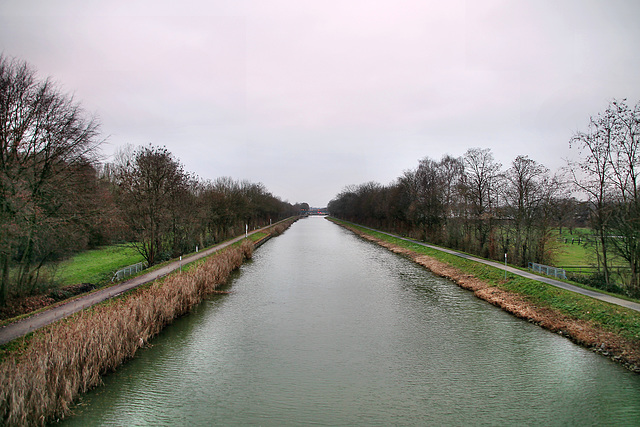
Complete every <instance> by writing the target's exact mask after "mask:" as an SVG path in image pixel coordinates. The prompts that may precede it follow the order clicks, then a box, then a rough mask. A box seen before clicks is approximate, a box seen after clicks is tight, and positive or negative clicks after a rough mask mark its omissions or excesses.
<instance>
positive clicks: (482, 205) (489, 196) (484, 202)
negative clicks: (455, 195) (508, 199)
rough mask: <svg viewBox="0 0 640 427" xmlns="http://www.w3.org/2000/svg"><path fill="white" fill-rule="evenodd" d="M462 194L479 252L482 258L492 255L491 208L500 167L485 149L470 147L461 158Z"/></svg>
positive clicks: (492, 214) (495, 197) (494, 198)
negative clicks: (473, 228)
mask: <svg viewBox="0 0 640 427" xmlns="http://www.w3.org/2000/svg"><path fill="white" fill-rule="evenodd" d="M463 162H464V176H465V193H466V199H467V200H468V204H469V210H470V213H471V218H472V220H473V221H475V223H476V239H477V241H478V251H479V252H480V253H481V254H482V255H483V256H492V255H494V254H493V252H494V250H493V242H492V234H493V231H494V230H493V226H494V223H493V216H494V212H493V209H494V208H495V205H496V203H497V200H496V199H497V191H496V187H497V185H498V176H499V172H500V168H501V166H502V165H501V164H500V163H497V162H496V161H495V160H494V158H493V154H492V153H491V150H490V149H488V148H485V149H481V148H470V149H469V150H467V152H466V153H465V154H464V156H463Z"/></svg>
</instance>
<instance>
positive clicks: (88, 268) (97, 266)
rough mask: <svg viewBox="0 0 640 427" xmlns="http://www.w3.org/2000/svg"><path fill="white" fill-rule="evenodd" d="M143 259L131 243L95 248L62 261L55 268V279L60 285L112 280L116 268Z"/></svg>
mask: <svg viewBox="0 0 640 427" xmlns="http://www.w3.org/2000/svg"><path fill="white" fill-rule="evenodd" d="M143 260H144V258H143V257H142V255H140V253H139V252H138V251H137V250H136V249H135V248H133V247H131V246H130V245H112V246H106V247H104V248H100V249H93V250H90V251H86V252H81V253H79V254H77V255H75V256H73V257H71V258H69V259H68V260H65V261H63V262H61V263H60V264H59V265H58V266H57V268H56V269H55V281H56V282H57V283H58V284H59V285H60V286H67V285H74V284H76V283H94V284H98V283H101V282H105V281H108V280H110V279H111V276H112V275H113V273H114V272H115V271H116V270H119V269H120V268H123V267H126V266H128V265H131V264H135V263H138V262H140V261H143Z"/></svg>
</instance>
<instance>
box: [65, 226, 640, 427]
mask: <svg viewBox="0 0 640 427" xmlns="http://www.w3.org/2000/svg"><path fill="white" fill-rule="evenodd" d="M230 289H231V290H232V293H231V294H230V295H224V296H214V297H212V298H211V299H210V300H208V301H206V302H204V303H203V304H202V305H200V306H199V307H198V309H197V310H196V312H195V313H193V314H191V315H189V316H187V317H185V318H183V319H180V320H179V321H178V322H176V323H175V324H174V325H172V326H170V327H169V328H167V330H166V331H164V332H163V333H162V334H161V336H159V337H158V338H157V339H156V340H155V341H154V342H153V347H152V348H149V349H147V350H144V351H143V352H141V353H140V354H139V356H138V357H136V359H135V360H133V361H131V363H129V364H128V365H126V366H125V367H123V368H122V369H121V370H120V371H119V372H117V373H116V374H114V375H111V376H109V377H108V378H106V380H105V386H104V387H101V388H99V389H97V390H96V391H95V392H94V393H91V394H90V395H88V396H87V397H86V398H85V399H84V404H83V406H81V407H80V408H79V410H78V412H79V414H78V416H77V417H75V418H72V419H70V420H68V424H70V425H73V424H77V425H87V424H92V425H100V424H105V425H108V424H113V425H149V424H161V425H187V424H189V425H246V424H259V425H300V424H319V425H389V424H394V425H407V424H410V425H415V424H427V425H439V424H447V425H468V424H473V425H478V424H492V425H496V424H498V425H504V424H518V425H534V424H535V425H539V424H544V425H567V424H570V425H575V424H579V425H594V424H616V425H620V424H635V423H637V422H638V420H640V376H637V375H634V374H632V373H630V372H627V371H625V370H624V369H622V368H620V367H619V366H617V365H615V364H613V363H611V362H610V361H608V360H607V359H605V358H603V357H600V356H597V355H595V354H593V353H590V352H588V351H586V350H584V349H581V348H579V347H577V346H575V345H573V344H572V343H571V342H569V341H567V340H565V339H563V338H561V337H559V336H557V335H554V334H551V333H549V332H547V331H544V330H542V329H540V328H537V327H535V326H533V325H530V324H529V323H527V322H524V321H521V320H519V319H515V318H513V317H511V316H509V315H507V314H506V313H503V312H502V311H500V310H498V309H496V308H495V307H493V306H491V305H489V304H487V303H486V302H483V301H480V300H478V299H476V298H475V297H473V295H472V294H471V293H470V292H467V291H464V290H461V289H460V288H458V287H457V286H455V285H453V284H452V283H451V282H449V281H447V280H444V279H441V278H437V277H434V276H432V275H431V274H430V273H428V272H427V271H426V270H424V269H423V268H422V267H419V266H417V265H415V264H413V263H411V262H410V261H408V260H406V259H404V258H402V257H400V256H397V255H395V254H392V253H390V252H388V251H386V250H385V249H382V248H379V247H377V246H375V245H373V244H371V243H369V242H366V241H363V240H361V239H359V238H357V237H355V236H353V235H352V234H351V233H349V232H347V231H345V230H343V229H341V228H339V227H338V226H336V225H334V224H331V223H329V222H328V221H326V220H323V219H322V218H308V219H305V220H301V221H299V222H297V223H296V224H294V225H293V227H292V228H291V229H290V230H288V231H287V232H286V233H285V234H284V235H283V236H280V237H278V238H277V239H274V240H271V241H270V242H268V243H267V244H265V246H264V247H263V248H261V249H260V250H259V251H257V252H256V254H255V258H254V260H253V261H252V262H251V263H249V264H246V265H245V266H243V268H242V270H241V272H240V274H238V275H237V277H236V278H235V279H234V280H233V282H232V283H231V284H230Z"/></svg>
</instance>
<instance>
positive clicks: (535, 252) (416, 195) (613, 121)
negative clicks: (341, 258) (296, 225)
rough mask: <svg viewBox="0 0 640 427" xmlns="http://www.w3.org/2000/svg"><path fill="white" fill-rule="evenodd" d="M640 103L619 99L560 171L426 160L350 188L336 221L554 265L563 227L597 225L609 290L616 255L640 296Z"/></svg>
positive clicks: (485, 161) (526, 161)
mask: <svg viewBox="0 0 640 427" xmlns="http://www.w3.org/2000/svg"><path fill="white" fill-rule="evenodd" d="M639 130H640V104H638V105H636V107H635V108H633V109H632V108H629V107H628V106H627V105H626V102H625V101H614V102H612V103H611V104H610V105H609V107H608V108H607V110H606V111H605V112H604V113H602V114H599V115H598V116H596V117H592V118H591V125H590V127H589V129H588V131H587V132H578V133H576V135H574V137H573V138H572V140H571V145H572V147H575V148H577V151H578V159H577V160H576V161H575V162H570V163H569V164H568V166H567V168H566V170H563V171H560V173H556V174H552V173H551V172H550V171H549V169H548V168H546V167H545V166H544V165H542V164H540V163H538V162H536V161H535V160H533V159H530V158H529V157H527V156H518V157H516V159H515V160H513V162H512V163H511V164H510V165H509V168H508V169H506V170H503V169H502V165H501V164H500V163H498V162H496V160H495V158H494V156H493V154H492V152H491V150H489V149H481V148H471V149H469V150H467V152H466V153H465V154H464V155H463V156H462V157H452V156H449V155H445V156H444V157H443V158H441V159H440V160H433V159H431V158H428V157H426V158H424V159H422V160H420V162H419V164H418V167H417V168H416V169H415V170H410V171H406V172H405V173H404V174H403V175H402V176H401V177H399V178H397V180H396V181H395V182H393V183H391V184H389V185H381V184H378V183H375V182H368V183H365V184H361V185H357V186H350V187H346V188H345V189H344V190H343V191H342V192H341V193H340V194H339V195H338V196H337V197H336V198H335V199H334V200H332V201H331V202H330V203H329V206H328V208H329V211H330V212H331V214H332V215H335V216H338V217H342V218H345V219H348V220H352V221H355V222H359V223H363V224H368V225H371V226H374V227H378V228H383V229H387V230H392V231H396V232H399V233H402V234H405V235H409V236H412V237H415V238H419V239H422V240H426V241H429V242H432V243H435V244H439V245H443V246H447V247H451V248H456V249H459V250H463V251H466V252H472V253H475V254H478V255H481V256H483V257H487V258H493V259H496V260H503V259H504V258H503V257H504V254H507V256H508V258H509V260H510V261H511V262H512V263H513V264H516V265H521V266H526V265H527V263H528V262H538V263H543V264H553V262H554V254H555V252H556V250H557V244H556V241H557V234H554V233H552V230H553V229H555V228H560V229H562V227H575V226H591V227H592V229H593V230H594V232H595V233H596V235H597V240H596V241H595V244H594V245H593V247H592V249H593V251H594V254H595V255H596V264H597V266H598V269H599V271H600V274H601V275H602V280H603V282H604V284H605V285H608V284H609V283H610V281H611V280H610V274H609V266H610V263H611V257H612V255H615V256H616V257H618V259H623V260H625V261H626V263H627V264H628V267H629V270H630V274H629V275H628V276H625V277H624V279H623V280H624V283H623V285H624V286H625V288H626V292H627V293H628V294H630V295H640V284H639V280H640V240H639V239H640V200H639V199H638V196H639V195H638V178H639V175H638V174H639V173H640V163H639V161H640V159H639V157H638V156H640V146H639V144H638V143H639V141H638V138H639V136H638V135H640V132H639Z"/></svg>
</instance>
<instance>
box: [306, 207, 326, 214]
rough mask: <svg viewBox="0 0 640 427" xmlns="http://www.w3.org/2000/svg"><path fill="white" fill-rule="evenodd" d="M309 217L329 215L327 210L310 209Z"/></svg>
mask: <svg viewBox="0 0 640 427" xmlns="http://www.w3.org/2000/svg"><path fill="white" fill-rule="evenodd" d="M307 215H329V210H328V209H327V208H309V210H308V211H307Z"/></svg>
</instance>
